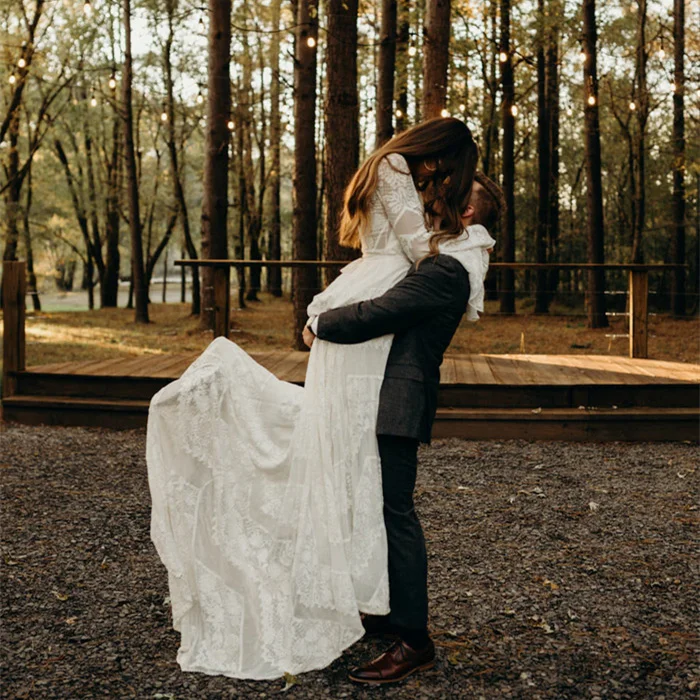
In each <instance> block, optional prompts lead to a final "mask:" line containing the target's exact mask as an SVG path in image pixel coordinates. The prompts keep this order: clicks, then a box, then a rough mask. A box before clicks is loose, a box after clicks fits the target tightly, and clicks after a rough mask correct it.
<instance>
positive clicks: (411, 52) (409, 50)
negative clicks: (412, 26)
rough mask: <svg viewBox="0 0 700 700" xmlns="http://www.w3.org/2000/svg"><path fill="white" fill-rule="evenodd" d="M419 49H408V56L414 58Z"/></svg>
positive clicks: (413, 47) (412, 47) (410, 47)
mask: <svg viewBox="0 0 700 700" xmlns="http://www.w3.org/2000/svg"><path fill="white" fill-rule="evenodd" d="M416 52H417V49H416V47H415V46H409V47H408V55H409V56H410V57H411V58H413V57H414V56H415V55H416Z"/></svg>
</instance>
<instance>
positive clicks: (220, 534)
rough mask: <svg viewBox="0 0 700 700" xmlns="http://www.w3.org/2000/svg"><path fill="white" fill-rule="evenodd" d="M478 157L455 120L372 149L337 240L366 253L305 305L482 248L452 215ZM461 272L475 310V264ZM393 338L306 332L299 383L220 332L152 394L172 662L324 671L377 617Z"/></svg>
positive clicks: (259, 671)
mask: <svg viewBox="0 0 700 700" xmlns="http://www.w3.org/2000/svg"><path fill="white" fill-rule="evenodd" d="M476 162H477V147H476V144H475V143H474V140H473V138H472V135H471V133H470V131H469V129H468V128H467V127H466V126H465V125H464V123H462V122H460V121H459V120H457V119H451V118H446V119H433V120H430V121H427V122H424V123H422V124H419V125H418V126H415V127H413V128H412V129H409V130H408V131H405V132H403V133H402V134H400V135H398V136H396V137H395V138H393V139H392V140H391V141H389V142H388V143H387V144H385V145H384V146H383V147H381V148H380V149H378V150H377V151H376V152H375V153H374V154H372V155H371V156H370V157H369V158H368V159H367V161H366V162H365V163H364V164H363V165H362V166H361V167H360V169H359V170H358V172H357V173H356V174H355V176H354V178H353V180H352V182H351V183H350V185H349V186H348V188H347V192H346V196H345V207H344V213H343V220H342V223H341V241H342V242H343V243H344V244H345V245H353V246H357V247H361V249H362V257H361V258H360V259H358V260H356V261H354V262H352V263H351V264H349V265H348V266H346V267H345V268H344V269H343V274H341V275H340V276H339V277H338V278H337V279H336V280H335V281H334V282H333V283H332V284H331V285H330V286H329V287H328V288H327V289H326V290H325V291H323V292H322V293H320V294H318V295H317V296H316V297H315V298H314V300H313V302H312V303H311V304H310V306H309V308H308V312H309V315H310V316H316V315H318V314H320V313H322V312H323V311H326V310H328V309H331V308H336V307H339V306H344V305H346V304H350V303H353V302H357V301H361V300H364V299H368V298H371V297H375V296H378V295H381V294H382V293H384V292H385V291H387V290H388V289H389V288H390V287H392V286H393V285H394V284H396V283H397V282H398V281H399V280H401V279H402V278H403V277H404V276H405V275H406V273H407V271H408V269H409V267H410V266H411V264H412V263H413V262H415V261H416V260H419V259H420V258H422V257H424V256H425V255H427V254H430V253H436V252H438V249H439V251H440V252H442V253H451V254H455V255H459V254H460V252H464V251H469V250H472V251H474V250H476V249H479V250H481V249H483V248H487V247H490V246H491V245H492V244H493V240H492V239H491V238H490V237H489V236H488V235H482V236H481V237H480V236H479V235H477V234H480V233H485V229H483V228H482V227H476V229H477V230H476V231H474V230H472V229H470V232H469V234H465V233H464V232H463V229H462V224H461V219H460V214H461V212H462V211H463V210H464V209H465V207H466V205H467V203H468V201H469V196H470V193H471V189H472V182H473V179H474V173H475V168H476ZM438 212H439V214H438ZM426 221H427V222H428V224H429V225H428V226H427V227H426ZM433 222H436V225H435V227H436V228H437V224H438V223H439V230H437V231H433V230H432V229H433ZM479 228H481V231H479V230H478V229H479ZM438 246H439V248H438ZM477 267H478V266H477ZM468 271H469V272H470V277H471V274H472V272H473V273H474V274H475V275H476V276H477V281H476V283H475V280H471V281H472V290H473V291H472V299H471V300H470V305H471V306H470V310H469V315H470V317H471V318H474V316H475V315H476V308H478V307H479V298H478V297H479V290H481V289H482V282H483V270H482V269H480V268H479V269H477V268H475V269H474V270H473V271H472V270H470V269H468ZM479 275H481V277H479ZM392 337H393V336H390V335H387V336H383V337H380V338H376V339H374V340H370V341H368V342H365V343H361V344H357V345H334V344H331V343H327V342H323V341H320V340H317V341H316V342H315V343H314V345H313V348H312V350H311V354H310V357H309V363H308V369H307V374H306V382H305V386H304V388H301V387H297V386H294V385H292V384H288V383H286V382H282V381H279V380H278V379H277V378H276V377H275V376H274V375H273V374H271V373H270V372H268V371H267V370H266V369H265V368H263V367H262V366H260V365H259V364H257V363H256V362H255V361H254V360H253V359H252V358H251V357H250V356H249V355H247V354H246V353H245V352H244V351H243V350H242V349H241V348H239V347H238V346H237V345H236V344H235V343H233V342H231V341H229V340H226V339H224V338H217V339H216V340H214V341H213V342H212V343H211V344H210V345H209V347H208V348H207V349H206V350H205V351H204V352H203V353H202V355H201V356H200V357H199V358H198V359H197V360H196V361H195V362H194V363H193V364H192V365H191V366H190V367H189V368H188V369H187V371H186V372H185V373H184V374H183V375H182V377H180V379H178V380H177V381H174V382H172V383H171V384H169V385H168V386H166V387H164V388H163V389H162V390H161V391H159V392H158V393H157V394H156V395H155V396H154V397H153V399H152V401H151V405H150V411H149V416H148V433H147V463H148V479H149V487H150V492H151V498H152V517H151V539H152V540H153V543H154V545H155V547H156V550H157V552H158V554H159V556H160V558H161V560H162V561H163V563H164V565H165V567H166V569H167V572H168V584H169V589H170V602H171V605H172V615H173V626H174V628H175V629H176V630H178V631H179V632H180V635H181V644H180V648H179V650H178V654H177V661H178V663H179V664H180V667H181V668H182V670H183V671H197V672H201V673H207V674H222V675H225V676H230V677H233V678H248V679H271V678H278V677H280V676H282V675H283V674H284V673H285V672H287V673H292V674H295V673H299V672H303V671H310V670H313V669H319V668H323V667H325V666H327V665H328V664H329V663H331V662H332V661H333V660H334V659H336V658H337V657H339V656H340V655H341V654H342V652H343V650H344V649H346V648H347V647H349V646H350V645H351V644H353V642H355V641H356V640H358V639H359V638H360V637H362V636H363V634H364V629H363V626H362V622H361V619H360V615H359V613H360V612H364V613H371V614H377V615H383V614H387V613H388V612H389V588H388V580H387V545H386V533H385V529H384V521H383V507H382V505H383V504H382V487H381V472H380V464H379V456H378V451H377V441H376V435H375V425H376V417H377V405H378V399H379V391H380V388H381V384H382V380H383V376H384V367H385V364H386V361H387V357H388V354H389V349H390V347H391V343H392Z"/></svg>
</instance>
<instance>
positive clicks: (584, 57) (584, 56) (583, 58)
mask: <svg viewBox="0 0 700 700" xmlns="http://www.w3.org/2000/svg"><path fill="white" fill-rule="evenodd" d="M578 57H579V59H580V60H581V63H585V62H586V59H587V58H588V57H587V56H586V52H585V51H581V53H580V54H579V55H578Z"/></svg>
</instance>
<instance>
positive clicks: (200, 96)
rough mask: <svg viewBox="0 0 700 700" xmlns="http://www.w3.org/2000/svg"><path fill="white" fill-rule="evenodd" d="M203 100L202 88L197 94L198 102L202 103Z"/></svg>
mask: <svg viewBox="0 0 700 700" xmlns="http://www.w3.org/2000/svg"><path fill="white" fill-rule="evenodd" d="M202 102H204V95H202V91H201V90H200V91H199V93H198V94H197V104H198V105H201V104H202Z"/></svg>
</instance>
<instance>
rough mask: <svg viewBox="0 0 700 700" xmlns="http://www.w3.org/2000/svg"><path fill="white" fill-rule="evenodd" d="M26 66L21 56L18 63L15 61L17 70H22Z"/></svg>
mask: <svg viewBox="0 0 700 700" xmlns="http://www.w3.org/2000/svg"><path fill="white" fill-rule="evenodd" d="M26 65H27V62H26V61H25V59H24V56H22V57H21V58H20V59H19V61H17V66H18V67H19V68H24V67H25V66H26Z"/></svg>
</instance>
